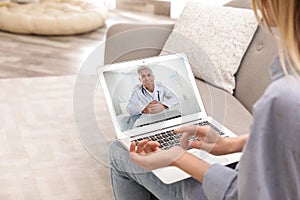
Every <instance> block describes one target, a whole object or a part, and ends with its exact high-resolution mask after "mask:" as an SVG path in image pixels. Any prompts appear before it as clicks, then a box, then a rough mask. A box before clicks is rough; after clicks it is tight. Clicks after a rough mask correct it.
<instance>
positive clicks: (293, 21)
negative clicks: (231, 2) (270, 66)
mask: <svg viewBox="0 0 300 200" xmlns="http://www.w3.org/2000/svg"><path fill="white" fill-rule="evenodd" d="M252 5H253V10H254V13H255V16H256V18H257V19H258V21H259V23H260V25H262V24H261V21H260V18H259V16H260V13H259V11H260V12H261V15H262V17H263V19H264V23H265V25H266V26H267V28H268V29H269V30H270V31H271V33H272V34H273V35H275V36H277V38H279V53H280V58H281V59H280V60H281V64H282V67H283V70H284V72H285V74H288V71H290V72H292V73H294V74H296V75H297V72H298V73H299V72H300V0H252ZM258 10H259V11H258ZM273 26H276V27H277V28H278V33H276V32H274V31H273V29H272V28H271V27H273ZM286 64H287V65H286ZM298 77H299V76H298Z"/></svg>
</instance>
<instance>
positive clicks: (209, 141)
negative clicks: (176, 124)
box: [174, 126, 230, 155]
mask: <svg viewBox="0 0 300 200" xmlns="http://www.w3.org/2000/svg"><path fill="white" fill-rule="evenodd" d="M174 132H175V133H176V134H178V133H182V137H181V139H180V145H181V147H182V148H183V149H187V148H188V147H192V148H196V149H202V150H204V151H207V152H209V153H211V154H214V155H224V154H228V153H230V143H229V142H228V138H223V137H221V136H220V134H218V133H216V131H215V130H214V129H212V128H211V127H210V126H187V127H182V128H179V129H175V130H174ZM191 136H196V137H198V138H199V140H192V141H190V139H189V138H190V137H191Z"/></svg>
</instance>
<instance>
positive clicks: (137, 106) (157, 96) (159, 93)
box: [127, 82, 178, 115]
mask: <svg viewBox="0 0 300 200" xmlns="http://www.w3.org/2000/svg"><path fill="white" fill-rule="evenodd" d="M153 100H156V101H160V102H161V103H162V104H164V105H165V106H167V107H168V108H171V107H173V106H175V105H177V104H178V98H177V96H176V95H175V94H174V92H172V91H171V90H170V89H168V88H167V87H166V86H164V85H162V84H161V83H159V82H158V83H155V84H154V91H153V92H152V93H151V92H149V91H148V90H147V89H146V88H145V87H144V86H143V85H142V84H139V85H137V86H135V88H134V89H133V92H132V95H131V97H130V99H129V103H128V105H127V112H128V113H129V114H130V115H138V114H141V113H142V111H143V110H144V108H145V107H146V106H147V105H148V104H149V103H150V102H151V101H153Z"/></svg>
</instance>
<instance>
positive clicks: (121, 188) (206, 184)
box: [111, 0, 300, 200]
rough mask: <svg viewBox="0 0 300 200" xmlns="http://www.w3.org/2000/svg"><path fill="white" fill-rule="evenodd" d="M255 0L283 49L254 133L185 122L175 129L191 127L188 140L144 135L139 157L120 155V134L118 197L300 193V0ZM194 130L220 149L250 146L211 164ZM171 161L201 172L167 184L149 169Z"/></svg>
mask: <svg viewBox="0 0 300 200" xmlns="http://www.w3.org/2000/svg"><path fill="white" fill-rule="evenodd" d="M252 4H253V8H254V12H255V14H256V16H258V13H257V9H258V10H260V11H261V13H262V16H263V18H264V22H265V24H266V26H267V27H268V29H269V30H270V31H271V32H272V33H273V34H274V36H276V37H277V38H278V40H279V49H280V57H279V58H277V59H276V60H275V61H274V63H273V64H272V65H271V69H270V70H271V76H272V83H271V84H270V86H269V87H268V88H267V90H266V91H265V93H264V95H263V96H262V97H261V98H260V99H259V100H258V102H257V103H256V104H255V105H254V108H253V119H254V120H253V124H252V126H251V130H250V134H249V135H246V136H245V135H244V136H239V137H237V138H234V139H232V138H221V137H219V138H218V136H217V134H216V133H215V132H214V131H213V130H210V129H209V127H196V126H192V127H185V128H181V129H178V130H175V132H177V133H183V137H182V139H181V146H182V148H178V147H177V148H173V149H170V150H167V151H162V150H159V144H157V143H156V142H151V141H143V142H140V143H139V144H138V146H137V147H136V144H135V143H132V144H131V149H130V157H131V159H132V160H133V162H134V163H136V164H137V165H135V164H133V163H132V162H131V161H130V160H128V161H122V162H121V161H120V160H122V156H124V154H123V155H120V154H118V153H116V151H117V150H118V149H119V148H121V147H120V144H118V143H117V142H115V143H113V145H112V148H111V163H112V169H111V170H112V171H111V172H112V174H111V176H112V184H113V189H114V195H115V198H116V199H117V200H119V199H148V198H149V192H148V190H149V191H151V192H152V193H153V194H154V195H156V196H157V197H159V198H160V199H251V200H253V199H263V200H266V199H272V200H273V199H300V145H299V143H300V112H299V111H300V77H299V75H300V1H299V0H252ZM257 18H258V19H259V17H257ZM274 27H276V28H274ZM190 135H195V136H197V137H200V138H201V142H199V141H198V142H196V141H194V142H192V143H190V144H189V145H191V146H193V147H195V148H201V149H204V150H207V151H210V153H212V154H217V155H220V154H226V153H231V152H238V151H242V150H243V156H242V158H241V160H240V163H239V169H238V170H231V169H229V168H227V167H223V166H221V165H218V164H215V165H209V164H208V163H206V162H204V161H203V160H200V159H198V158H196V157H194V156H193V155H191V154H189V153H188V152H186V151H184V147H186V146H187V144H188V143H187V140H186V138H187V137H188V136H190ZM170 152H172V157H171V156H170ZM119 153H120V152H119ZM168 165H172V166H177V167H179V168H181V169H182V170H184V171H186V172H187V173H189V174H190V175H191V176H192V177H193V178H190V179H186V180H183V181H181V182H178V183H175V184H171V185H164V184H162V183H160V182H159V181H157V179H156V177H155V176H154V175H153V174H152V173H151V172H148V171H145V170H144V169H155V168H159V167H164V166H168ZM139 166H141V167H142V168H141V167H139ZM145 188H146V189H145Z"/></svg>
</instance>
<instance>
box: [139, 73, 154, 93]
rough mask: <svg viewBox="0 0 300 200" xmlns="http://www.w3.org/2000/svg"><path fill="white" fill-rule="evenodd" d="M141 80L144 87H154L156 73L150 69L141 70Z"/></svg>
mask: <svg viewBox="0 0 300 200" xmlns="http://www.w3.org/2000/svg"><path fill="white" fill-rule="evenodd" d="M139 79H140V81H141V82H142V83H143V85H144V87H145V88H147V89H152V88H153V86H154V75H153V74H152V72H151V71H150V70H148V69H144V70H141V71H140V78H139Z"/></svg>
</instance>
